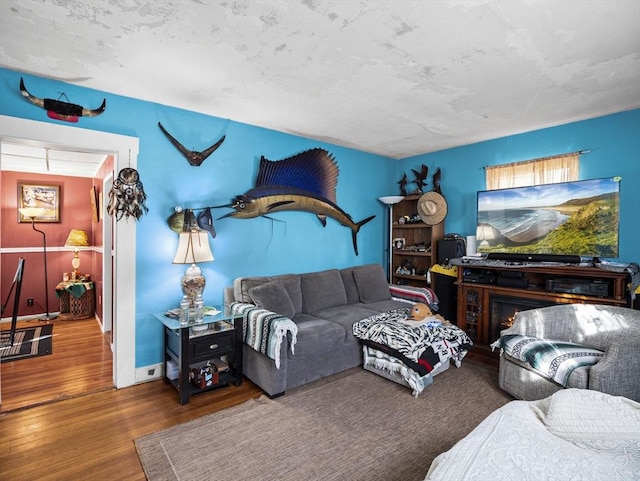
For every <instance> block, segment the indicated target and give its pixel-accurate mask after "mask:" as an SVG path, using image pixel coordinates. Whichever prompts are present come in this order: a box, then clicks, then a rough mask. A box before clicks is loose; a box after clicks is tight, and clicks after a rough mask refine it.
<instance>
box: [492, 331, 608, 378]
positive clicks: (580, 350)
mask: <svg viewBox="0 0 640 481" xmlns="http://www.w3.org/2000/svg"><path fill="white" fill-rule="evenodd" d="M491 348H492V349H495V348H500V350H501V351H500V353H502V352H503V351H504V352H506V353H507V354H508V355H510V356H511V357H513V358H515V359H518V360H520V361H522V362H526V363H527V364H529V365H530V366H531V367H532V368H533V369H535V370H536V371H537V372H539V373H540V374H541V375H543V376H544V377H546V378H547V379H551V380H552V381H555V382H557V383H558V384H560V385H562V386H564V387H567V383H568V382H569V376H570V375H571V373H572V372H573V371H574V370H575V369H577V368H579V367H582V366H593V365H594V364H595V363H597V362H598V361H599V360H600V359H602V356H603V355H604V353H603V352H602V351H599V350H597V349H592V348H590V347H585V346H581V345H580V344H575V343H572V342H563V341H548V340H544V339H538V338H536V337H531V336H523V335H519V334H509V335H506V336H502V337H501V338H500V339H498V340H497V341H496V342H494V343H493V344H491Z"/></svg>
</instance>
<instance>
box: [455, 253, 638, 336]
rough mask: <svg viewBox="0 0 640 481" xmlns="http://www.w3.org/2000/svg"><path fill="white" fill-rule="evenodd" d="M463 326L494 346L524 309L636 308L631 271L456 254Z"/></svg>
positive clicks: (470, 332) (459, 315) (469, 333)
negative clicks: (577, 305) (569, 305)
mask: <svg viewBox="0 0 640 481" xmlns="http://www.w3.org/2000/svg"><path fill="white" fill-rule="evenodd" d="M455 261H456V262H452V263H453V264H454V265H457V266H458V278H457V282H456V285H457V286H458V316H457V320H458V326H459V327H460V328H461V329H463V330H465V331H466V332H467V334H468V335H469V337H470V338H471V339H472V340H473V341H474V343H475V344H476V345H480V346H488V345H489V344H490V343H492V342H493V341H495V340H496V339H497V338H498V337H499V334H500V331H501V330H502V329H506V328H507V327H509V325H510V324H509V323H510V322H513V316H514V315H515V313H516V312H518V311H519V310H526V309H533V308H536V307H544V306H549V305H554V304H567V303H584V304H607V305H615V306H626V307H631V300H630V296H629V295H628V292H627V283H628V281H629V278H630V275H629V273H627V272H626V271H625V272H617V271H612V270H607V269H604V268H599V267H594V266H593V265H591V264H589V265H585V264H581V265H556V264H544V263H541V264H540V265H536V264H532V263H529V264H526V265H524V264H523V265H518V263H514V262H511V263H504V262H497V261H491V260H488V261H486V262H482V261H476V260H474V261H471V262H469V263H465V262H464V260H461V259H456V260H455Z"/></svg>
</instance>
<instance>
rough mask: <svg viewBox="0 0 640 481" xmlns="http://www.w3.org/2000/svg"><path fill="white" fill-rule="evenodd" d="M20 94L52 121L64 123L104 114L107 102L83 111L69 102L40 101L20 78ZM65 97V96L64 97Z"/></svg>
mask: <svg viewBox="0 0 640 481" xmlns="http://www.w3.org/2000/svg"><path fill="white" fill-rule="evenodd" d="M20 93H22V96H23V97H25V98H27V99H28V100H29V101H30V102H31V103H32V104H34V105H37V106H38V107H41V108H43V109H45V110H46V111H47V115H48V116H49V117H51V118H52V119H56V120H64V121H65V122H77V121H78V117H95V116H97V115H100V114H101V113H102V112H104V109H106V108H107V100H106V99H103V100H102V105H101V106H100V107H99V108H97V109H95V110H89V109H85V108H84V107H83V106H82V105H76V104H72V103H69V102H63V101H61V100H54V99H40V98H38V97H34V96H33V95H31V94H30V93H29V91H28V90H27V88H26V87H25V86H24V80H23V79H22V77H20ZM65 97H66V95H65Z"/></svg>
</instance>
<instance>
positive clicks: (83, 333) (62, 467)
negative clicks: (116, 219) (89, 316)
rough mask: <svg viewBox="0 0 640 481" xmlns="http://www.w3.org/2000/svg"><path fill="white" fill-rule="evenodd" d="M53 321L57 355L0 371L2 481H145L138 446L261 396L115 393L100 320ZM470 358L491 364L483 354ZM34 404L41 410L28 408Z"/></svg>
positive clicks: (250, 391)
mask: <svg viewBox="0 0 640 481" xmlns="http://www.w3.org/2000/svg"><path fill="white" fill-rule="evenodd" d="M53 322H54V336H55V337H54V347H53V351H54V354H53V355H51V356H43V357H39V358H35V359H25V360H22V361H18V362H12V363H5V364H3V365H2V368H1V375H2V391H3V393H2V412H0V480H2V481H4V480H7V481H8V480H11V481H23V480H24V481H33V480H35V479H37V480H39V481H58V480H65V481H68V480H85V479H92V480H105V481H107V480H109V481H111V480H118V481H125V480H132V481H138V480H139V481H144V480H145V479H146V478H145V475H144V471H143V470H142V466H141V465H140V461H139V460H138V455H137V453H136V450H135V445H134V442H133V440H134V439H136V438H138V437H140V436H144V435H146V434H151V433H154V432H157V431H160V430H162V429H165V428H168V427H171V426H174V425H176V424H180V423H184V422H187V421H190V420H192V419H196V418H199V417H201V416H204V415H206V414H209V413H212V412H216V411H219V410H222V409H225V408H227V407H230V406H234V405H236V404H240V403H242V402H245V401H247V400H249V399H251V398H254V397H258V396H259V395H260V394H262V391H261V390H260V389H259V388H258V387H257V386H255V385H254V384H253V383H251V382H250V381H248V380H247V379H246V378H245V379H244V382H243V384H242V386H240V387H235V386H230V387H227V388H224V389H220V390H216V391H211V392H208V393H204V394H201V395H198V396H194V397H192V398H191V400H190V402H189V404H187V405H184V406H181V405H180V404H179V403H178V399H177V392H176V390H175V389H174V388H173V387H172V386H171V385H168V384H164V383H163V382H162V381H152V382H148V383H144V384H139V385H136V386H132V387H128V388H125V389H118V390H116V389H113V388H112V387H111V352H110V350H109V346H108V344H107V342H106V341H105V340H104V337H103V336H102V334H101V333H100V330H99V328H98V325H97V323H96V322H95V320H87V321H73V322H75V323H76V324H73V323H72V321H53ZM90 340H91V341H90ZM90 346H92V347H90ZM74 349H75V350H76V355H75V356H73V357H71V358H70V357H66V358H65V354H64V353H65V352H67V351H72V350H74ZM56 356H60V357H56ZM67 356H68V354H67ZM469 356H470V357H471V358H477V359H478V360H482V361H483V362H489V359H488V356H486V355H482V354H481V353H475V352H472V353H469ZM70 359H73V361H71V360H70ZM23 363H24V364H23ZM12 365H13V366H12ZM107 372H108V374H107ZM88 390H92V391H94V392H91V393H88V394H87V393H86V391H88ZM37 392H39V393H38V394H37V395H35V393H37ZM83 392H84V394H83ZM29 402H36V403H39V404H38V405H36V406H33V407H25V405H26V404H28V403H29Z"/></svg>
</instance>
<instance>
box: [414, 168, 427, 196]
mask: <svg viewBox="0 0 640 481" xmlns="http://www.w3.org/2000/svg"><path fill="white" fill-rule="evenodd" d="M411 171H412V172H413V175H414V176H415V180H414V181H413V183H414V184H416V190H415V191H414V194H422V189H423V188H424V186H425V185H427V183H426V182H425V181H424V179H426V178H427V174H428V173H429V167H427V166H426V165H424V164H422V167H421V168H420V171H419V172H418V171H417V170H415V169H411Z"/></svg>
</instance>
